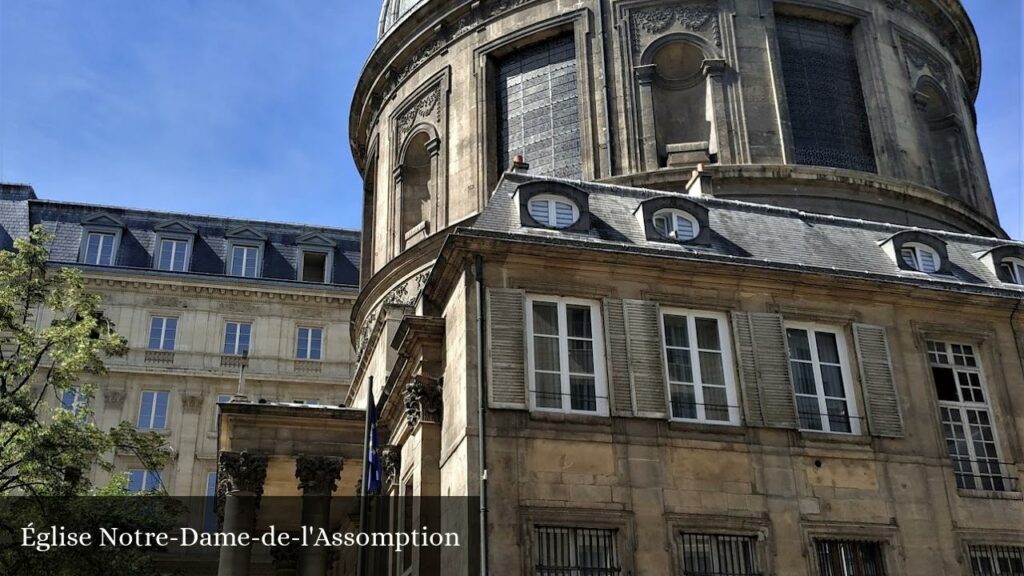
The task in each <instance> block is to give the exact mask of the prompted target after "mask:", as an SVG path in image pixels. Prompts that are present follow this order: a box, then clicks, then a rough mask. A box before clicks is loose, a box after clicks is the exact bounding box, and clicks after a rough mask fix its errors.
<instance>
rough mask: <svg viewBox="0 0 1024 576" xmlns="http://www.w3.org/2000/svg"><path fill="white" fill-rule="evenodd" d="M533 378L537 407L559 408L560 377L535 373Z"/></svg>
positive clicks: (560, 394)
mask: <svg viewBox="0 0 1024 576" xmlns="http://www.w3.org/2000/svg"><path fill="white" fill-rule="evenodd" d="M534 378H535V382H536V386H537V390H536V395H537V406H538V407H540V408H561V407H562V377H561V376H560V375H558V374H550V373H546V372H537V373H536V374H535V375H534Z"/></svg>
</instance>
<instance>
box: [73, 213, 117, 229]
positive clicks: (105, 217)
mask: <svg viewBox="0 0 1024 576" xmlns="http://www.w3.org/2000/svg"><path fill="white" fill-rule="evenodd" d="M82 225H83V226H104V227H107V228H124V222H122V221H121V220H120V219H118V218H116V217H114V216H113V215H111V214H108V213H107V212H96V213H94V214H90V215H88V216H86V217H85V218H82Z"/></svg>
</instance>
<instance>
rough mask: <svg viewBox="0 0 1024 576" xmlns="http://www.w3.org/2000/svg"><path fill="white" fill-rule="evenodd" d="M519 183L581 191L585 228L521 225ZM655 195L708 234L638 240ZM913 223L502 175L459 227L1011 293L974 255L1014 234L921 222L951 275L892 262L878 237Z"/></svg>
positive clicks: (1014, 293)
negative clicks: (678, 200)
mask: <svg viewBox="0 0 1024 576" xmlns="http://www.w3.org/2000/svg"><path fill="white" fill-rule="evenodd" d="M528 182H550V183H552V184H555V185H570V186H574V187H576V188H578V189H580V190H582V191H584V192H585V193H587V195H588V198H589V200H588V202H589V210H590V219H591V226H590V232H589V233H572V232H564V231H559V230H553V229H548V228H537V227H529V226H523V225H522V222H521V220H520V215H519V199H518V197H513V195H514V194H515V193H516V190H517V188H518V187H519V186H520V185H521V184H525V183H528ZM553 191H554V189H553ZM663 196H682V197H684V198H686V199H687V200H690V201H693V202H696V203H698V204H700V205H702V206H704V207H706V208H707V209H708V210H709V224H710V228H711V232H712V234H711V239H710V243H709V245H707V246H692V245H689V246H688V245H686V244H680V243H676V242H669V241H665V242H662V241H651V240H648V239H647V238H646V235H645V231H644V228H643V224H642V223H641V220H640V219H639V218H637V216H636V214H635V211H636V210H637V208H638V207H639V205H640V203H641V202H642V201H644V200H647V199H650V198H655V197H663ZM921 230H922V229H920V228H913V227H907V226H898V225H892V224H885V223H879V222H871V221H866V220H858V219H853V218H843V217H837V216H828V215H822V214H811V213H807V212H802V211H799V210H794V209H789V208H779V207H775V206H768V205H763V204H753V203H749V202H742V201H738V200H725V199H720V198H713V197H710V196H688V195H681V194H676V193H672V192H664V191H658V190H647V189H642V188H631V187H626V186H613V185H606V184H596V183H588V182H578V181H568V180H561V179H556V178H541V177H535V176H530V175H527V174H515V173H506V174H505V175H504V176H503V177H502V179H501V181H500V182H499V183H498V185H497V187H496V189H495V191H494V193H493V195H492V196H491V199H490V201H489V202H488V205H487V207H486V208H485V209H484V211H483V212H482V213H481V214H480V216H479V217H478V218H477V220H476V221H475V222H474V223H473V224H472V225H471V226H469V227H468V228H466V229H464V230H463V231H462V232H461V233H462V234H464V235H469V236H483V237H492V238H504V239H508V240H517V241H528V242H541V243H549V244H557V245H563V246H576V247H581V248H592V249H596V250H611V251H620V252H621V251H625V252H632V253H638V254H639V253H645V254H650V255H655V256H661V257H676V258H680V259H698V260H713V261H722V262H729V263H734V264H745V265H752V266H766V267H771V268H777V269H780V268H781V269H790V270H796V271H811V272H822V273H828V274H836V275H842V276H852V277H867V278H877V279H880V280H891V281H896V282H900V283H911V284H918V285H926V286H929V287H934V288H946V289H956V290H959V291H970V292H984V293H993V294H994V293H998V294H999V295H1003V296H1009V297H1014V298H1019V297H1021V293H1020V292H1021V291H1022V290H1024V286H1019V285H1014V284H1007V283H1004V282H1001V281H1000V280H999V279H998V278H997V277H996V275H995V273H994V272H993V271H992V270H991V269H990V268H989V267H988V266H987V265H986V264H985V263H984V262H982V261H981V260H980V259H979V256H981V254H982V253H983V252H986V251H988V250H990V249H992V248H994V247H997V246H1006V245H1011V246H1015V247H1018V248H1020V249H1022V250H1024V242H1020V241H1007V240H1002V239H999V238H990V237H984V236H973V235H969V234H960V233H954V232H944V231H940V230H927V231H926V232H928V233H929V234H932V235H934V236H936V237H938V238H940V239H941V240H942V241H944V242H945V243H946V245H947V249H948V252H949V260H950V262H951V264H952V266H951V274H949V275H945V274H923V273H920V272H915V271H906V270H901V269H900V268H899V267H898V266H897V265H896V263H895V261H894V260H893V259H892V258H891V257H890V256H889V255H888V254H887V253H886V252H885V250H884V249H883V248H882V246H881V244H882V243H884V241H886V240H887V239H889V238H891V237H892V236H893V235H894V234H897V233H899V232H902V231H921Z"/></svg>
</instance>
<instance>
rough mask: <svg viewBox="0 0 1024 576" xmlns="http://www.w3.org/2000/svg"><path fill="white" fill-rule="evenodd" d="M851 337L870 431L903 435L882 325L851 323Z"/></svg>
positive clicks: (887, 341) (887, 434)
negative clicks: (854, 346)
mask: <svg viewBox="0 0 1024 576" xmlns="http://www.w3.org/2000/svg"><path fill="white" fill-rule="evenodd" d="M853 339H854V342H855V345H856V347H857V365H858V367H859V368H860V381H861V385H862V386H863V389H864V404H865V405H866V407H867V412H868V425H869V426H870V428H871V434H872V435H874V436H891V437H895V438H898V437H902V436H903V416H902V415H901V414H900V403H899V397H898V396H897V394H896V380H895V378H893V372H892V358H891V357H890V355H889V340H888V338H887V337H886V334H885V328H883V327H881V326H871V325H868V324H854V325H853Z"/></svg>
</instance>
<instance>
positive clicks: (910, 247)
mask: <svg viewBox="0 0 1024 576" xmlns="http://www.w3.org/2000/svg"><path fill="white" fill-rule="evenodd" d="M900 258H902V259H903V263H904V264H906V265H907V266H909V267H910V268H911V269H913V270H917V271H918V272H924V273H925V274H932V273H934V272H938V271H939V268H940V267H941V266H942V259H941V258H940V257H939V254H938V252H936V251H935V250H933V249H932V248H930V247H928V246H925V245H924V244H919V243H917V242H908V243H907V244H904V245H903V247H902V248H900Z"/></svg>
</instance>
